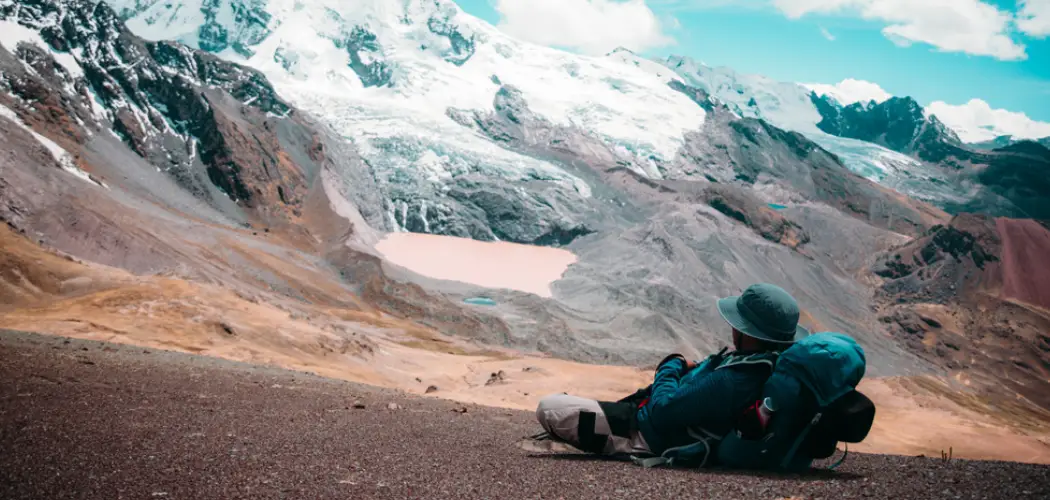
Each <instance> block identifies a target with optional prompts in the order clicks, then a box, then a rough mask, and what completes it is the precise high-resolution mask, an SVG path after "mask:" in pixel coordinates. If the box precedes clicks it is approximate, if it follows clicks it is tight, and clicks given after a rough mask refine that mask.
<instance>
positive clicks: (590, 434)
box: [576, 411, 609, 453]
mask: <svg viewBox="0 0 1050 500" xmlns="http://www.w3.org/2000/svg"><path fill="white" fill-rule="evenodd" d="M597 416H598V415H597V414H596V413H594V412H593V411H581V412H580V421H579V423H578V424H577V427H576V432H577V436H578V438H579V440H580V445H579V448H580V449H581V450H583V451H586V452H590V453H602V452H604V451H605V444H606V443H608V442H609V436H606V435H605V434H596V433H595V432H594V423H595V419H596V418H597Z"/></svg>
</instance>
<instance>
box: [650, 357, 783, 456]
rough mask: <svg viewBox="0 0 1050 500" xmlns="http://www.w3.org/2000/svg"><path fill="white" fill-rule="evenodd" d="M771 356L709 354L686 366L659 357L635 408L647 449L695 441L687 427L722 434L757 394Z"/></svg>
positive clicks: (769, 367)
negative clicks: (641, 401)
mask: <svg viewBox="0 0 1050 500" xmlns="http://www.w3.org/2000/svg"><path fill="white" fill-rule="evenodd" d="M775 360H776V354H775V353H755V354H751V355H745V354H730V355H727V356H726V357H725V358H721V357H718V356H712V357H709V358H708V359H707V360H705V361H704V362H703V363H701V364H700V365H699V366H698V367H696V368H695V369H693V370H691V371H688V372H687V371H686V363H685V361H684V360H683V359H681V358H671V359H669V360H666V361H664V362H663V363H662V364H661V365H660V366H659V367H658V368H657V370H656V376H655V377H654V379H653V385H652V386H651V392H650V394H649V401H648V403H646V404H645V406H643V407H642V408H640V409H639V410H638V414H637V419H638V429H639V430H640V431H641V433H642V437H644V438H645V441H646V443H647V444H648V445H649V449H650V451H652V452H653V453H654V454H656V455H659V454H661V453H663V451H664V450H666V449H668V448H674V447H677V446H685V445H689V444H692V443H695V442H696V441H697V438H696V437H693V436H691V435H690V431H692V434H694V435H700V436H705V435H706V436H715V437H719V438H720V437H722V436H725V435H726V434H727V433H729V432H730V431H731V430H733V427H734V426H735V425H736V423H737V419H738V418H739V417H740V415H741V414H743V412H744V410H745V409H747V407H748V406H749V405H751V404H753V403H754V402H755V401H756V400H758V399H759V398H760V397H761V395H762V386H763V384H764V383H765V382H766V380H767V379H768V378H769V375H770V373H771V372H772V368H773V364H774V362H775Z"/></svg>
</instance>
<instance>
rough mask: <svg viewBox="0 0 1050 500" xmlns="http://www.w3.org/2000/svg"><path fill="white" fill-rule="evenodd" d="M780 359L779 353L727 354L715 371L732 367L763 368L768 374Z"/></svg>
mask: <svg viewBox="0 0 1050 500" xmlns="http://www.w3.org/2000/svg"><path fill="white" fill-rule="evenodd" d="M779 357H780V354H779V353H776V352H758V353H754V354H729V355H727V356H725V358H724V359H723V360H722V362H721V364H719V365H718V368H715V369H716V370H722V369H725V368H732V367H742V366H746V367H764V368H766V369H768V370H769V372H770V373H772V372H773V369H774V368H775V367H776V365H777V359H778V358H779Z"/></svg>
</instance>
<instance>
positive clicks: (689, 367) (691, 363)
mask: <svg viewBox="0 0 1050 500" xmlns="http://www.w3.org/2000/svg"><path fill="white" fill-rule="evenodd" d="M683 359H684V358H683ZM693 368H696V361H690V360H688V359H686V360H685V371H687V372H689V371H693Z"/></svg>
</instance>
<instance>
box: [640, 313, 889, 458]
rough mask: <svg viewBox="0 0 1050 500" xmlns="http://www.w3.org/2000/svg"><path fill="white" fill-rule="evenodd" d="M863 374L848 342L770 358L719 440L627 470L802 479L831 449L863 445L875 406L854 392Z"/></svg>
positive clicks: (836, 339)
mask: <svg viewBox="0 0 1050 500" xmlns="http://www.w3.org/2000/svg"><path fill="white" fill-rule="evenodd" d="M865 368H866V362H865V357H864V350H863V349H862V348H861V347H860V345H858V344H857V342H856V341H854V340H853V339H852V338H850V337H849V336H847V335H844V334H841V333H818V334H815V335H810V336H808V337H806V338H804V339H802V340H799V341H798V342H796V343H795V344H794V345H792V346H791V347H790V348H788V349H787V350H785V351H784V352H782V353H781V354H780V356H779V357H777V359H776V364H775V365H774V368H773V373H772V375H770V377H769V379H768V380H767V381H766V383H765V385H764V386H763V391H762V398H761V399H760V400H758V401H756V402H755V404H754V405H752V406H751V407H749V408H748V410H747V411H746V412H745V413H744V414H743V415H741V417H740V419H739V421H738V423H737V426H736V429H735V430H733V431H730V432H729V434H727V435H725V436H704V435H699V434H698V435H696V436H695V437H696V438H697V442H696V443H694V444H691V445H689V446H683V447H679V448H673V449H670V450H666V451H665V452H664V453H663V454H662V455H661V456H660V457H653V458H646V459H641V458H636V459H635V462H636V463H638V464H640V465H643V466H646V467H652V466H657V465H676V464H677V465H689V466H700V467H704V466H713V465H721V466H725V467H730V468H739V469H750V470H768V471H779V472H804V471H806V470H808V469H809V468H810V467H811V466H812V463H813V461H814V460H816V459H824V458H829V457H831V456H832V455H834V453H835V450H836V447H837V445H838V443H840V442H843V443H859V442H861V441H863V440H864V438H865V437H867V435H868V431H869V430H870V429H871V425H872V422H873V421H874V419H875V405H874V404H873V403H872V402H871V400H869V399H868V398H867V397H865V396H864V395H863V394H861V393H860V392H858V391H857V390H856V388H857V385H858V384H859V383H860V381H861V379H862V378H863V377H864V372H865ZM845 458H846V456H845V455H843V457H842V460H845ZM842 460H840V461H839V462H838V463H836V464H834V465H833V466H832V467H831V468H834V467H836V466H838V465H839V464H841V463H842Z"/></svg>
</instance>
